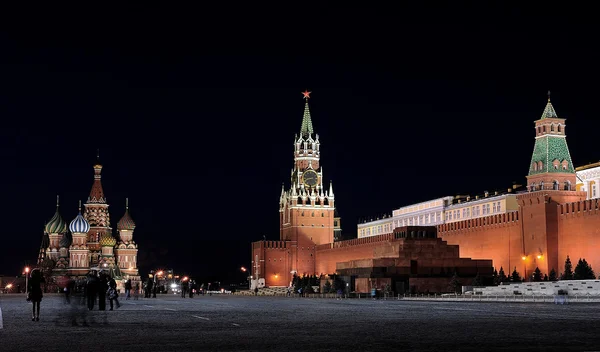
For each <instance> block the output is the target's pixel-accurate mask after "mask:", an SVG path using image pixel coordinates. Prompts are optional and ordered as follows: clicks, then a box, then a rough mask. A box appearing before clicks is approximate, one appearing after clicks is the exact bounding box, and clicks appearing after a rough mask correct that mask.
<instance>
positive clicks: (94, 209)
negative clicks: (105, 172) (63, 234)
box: [83, 158, 112, 266]
mask: <svg viewBox="0 0 600 352" xmlns="http://www.w3.org/2000/svg"><path fill="white" fill-rule="evenodd" d="M101 173H102V164H100V161H99V158H98V161H97V162H96V163H95V164H94V183H93V184H92V190H91V191H90V196H89V197H88V199H87V203H85V204H84V207H85V212H84V214H83V217H84V218H85V220H86V221H87V222H88V223H89V225H90V230H89V232H88V239H87V247H88V249H89V251H90V253H89V255H90V264H91V265H92V266H97V265H98V263H99V260H100V256H101V254H102V245H101V244H100V239H101V238H103V236H105V235H108V236H109V237H112V228H111V227H110V214H109V213H108V204H107V203H106V197H105V196H104V190H103V189H102V180H101V179H102V175H101Z"/></svg>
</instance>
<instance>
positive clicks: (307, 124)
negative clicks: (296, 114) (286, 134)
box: [300, 90, 313, 137]
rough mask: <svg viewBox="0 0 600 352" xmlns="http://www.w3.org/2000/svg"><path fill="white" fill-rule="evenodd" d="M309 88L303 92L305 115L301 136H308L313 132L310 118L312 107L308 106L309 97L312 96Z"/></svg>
mask: <svg viewBox="0 0 600 352" xmlns="http://www.w3.org/2000/svg"><path fill="white" fill-rule="evenodd" d="M310 93H311V92H309V91H308V90H307V91H304V92H302V94H304V100H305V103H304V115H303V116H302V126H301V127H300V136H302V137H308V136H309V135H311V134H312V133H313V125H312V119H311V118H310V109H309V108H308V98H310Z"/></svg>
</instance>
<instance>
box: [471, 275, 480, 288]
mask: <svg viewBox="0 0 600 352" xmlns="http://www.w3.org/2000/svg"><path fill="white" fill-rule="evenodd" d="M471 286H482V283H481V277H480V276H479V272H478V273H477V275H475V277H474V278H473V282H471Z"/></svg>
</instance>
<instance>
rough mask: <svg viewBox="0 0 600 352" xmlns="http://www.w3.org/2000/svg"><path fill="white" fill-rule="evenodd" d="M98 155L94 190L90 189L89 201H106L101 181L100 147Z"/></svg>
mask: <svg viewBox="0 0 600 352" xmlns="http://www.w3.org/2000/svg"><path fill="white" fill-rule="evenodd" d="M96 157H97V159H98V160H97V161H96V163H95V165H94V183H93V184H92V190H91V191H90V196H89V197H88V203H106V198H105V197H104V190H103V189H102V182H101V179H102V175H101V173H102V164H100V149H98V154H97V155H96Z"/></svg>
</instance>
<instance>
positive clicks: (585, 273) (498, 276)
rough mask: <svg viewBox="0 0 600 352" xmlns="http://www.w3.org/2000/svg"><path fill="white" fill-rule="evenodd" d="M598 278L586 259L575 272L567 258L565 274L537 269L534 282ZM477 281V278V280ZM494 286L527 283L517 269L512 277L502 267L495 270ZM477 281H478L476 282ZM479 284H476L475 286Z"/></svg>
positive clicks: (578, 265) (534, 273) (581, 260)
mask: <svg viewBox="0 0 600 352" xmlns="http://www.w3.org/2000/svg"><path fill="white" fill-rule="evenodd" d="M595 278H596V274H595V273H594V270H593V269H592V266H591V265H590V264H589V263H588V262H587V261H586V260H585V258H579V261H578V262H577V266H575V270H573V264H572V263H571V258H569V256H567V259H566V260H565V267H564V270H563V272H562V273H561V274H560V275H557V273H556V270H555V269H554V268H552V270H550V273H548V274H543V275H542V272H541V271H540V269H539V268H537V267H536V268H535V270H534V272H533V275H532V281H536V282H537V281H558V280H593V279H595ZM475 279H477V277H476V278H475ZM493 279H494V284H495V285H499V284H501V283H503V282H522V281H525V280H524V278H521V276H520V274H519V272H518V271H517V268H516V267H515V268H514V270H513V272H512V273H511V274H510V276H507V275H506V274H505V272H504V268H502V267H500V271H496V269H494V274H493ZM474 281H476V280H474ZM476 283H477V282H474V283H473V285H474V286H477V285H475V284H476Z"/></svg>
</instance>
